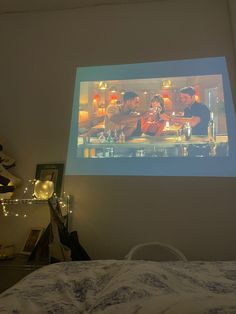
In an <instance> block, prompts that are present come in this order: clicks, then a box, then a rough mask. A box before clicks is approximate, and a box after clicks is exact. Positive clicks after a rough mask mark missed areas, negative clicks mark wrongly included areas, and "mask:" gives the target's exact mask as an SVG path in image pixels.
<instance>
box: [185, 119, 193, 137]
mask: <svg viewBox="0 0 236 314" xmlns="http://www.w3.org/2000/svg"><path fill="white" fill-rule="evenodd" d="M184 135H185V139H186V141H188V140H190V138H191V136H192V128H191V125H190V123H189V122H187V123H186V124H185V126H184Z"/></svg>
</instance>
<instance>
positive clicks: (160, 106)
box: [141, 94, 170, 136]
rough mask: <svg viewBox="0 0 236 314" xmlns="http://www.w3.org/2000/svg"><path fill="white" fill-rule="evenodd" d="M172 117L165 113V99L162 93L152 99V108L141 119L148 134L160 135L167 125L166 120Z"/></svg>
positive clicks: (143, 130)
mask: <svg viewBox="0 0 236 314" xmlns="http://www.w3.org/2000/svg"><path fill="white" fill-rule="evenodd" d="M169 120H170V117H169V116H168V115H167V114H166V113H165V105H164V99H163V97H162V96H161V95H160V94H157V95H155V96H154V97H153V98H152V100H151V105H150V109H149V111H148V112H147V114H145V116H143V118H142V120H141V129H142V132H143V133H144V134H147V135H152V136H154V135H160V134H161V132H162V130H163V129H164V127H165V122H166V121H169Z"/></svg>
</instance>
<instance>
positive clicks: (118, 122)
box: [105, 91, 143, 138]
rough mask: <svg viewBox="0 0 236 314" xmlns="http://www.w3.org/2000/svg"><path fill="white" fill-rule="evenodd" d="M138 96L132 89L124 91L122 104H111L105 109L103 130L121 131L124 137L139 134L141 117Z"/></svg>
mask: <svg viewBox="0 0 236 314" xmlns="http://www.w3.org/2000/svg"><path fill="white" fill-rule="evenodd" d="M139 106H140V99H139V96H138V95H137V94H136V93H135V92H132V91H128V92H125V94H124V96H123V103H122V104H112V105H109V106H108V107H107V109H106V116H105V131H111V132H114V131H115V130H116V131H117V132H118V133H121V132H123V133H124V135H125V137H126V138H129V137H135V136H140V135H141V134H142V132H141V117H142V115H143V113H141V112H140V111H139Z"/></svg>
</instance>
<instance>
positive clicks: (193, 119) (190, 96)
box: [171, 86, 210, 135]
mask: <svg viewBox="0 0 236 314" xmlns="http://www.w3.org/2000/svg"><path fill="white" fill-rule="evenodd" d="M180 101H181V103H182V104H183V105H184V107H185V108H184V115H183V117H172V118H171V122H172V123H180V124H184V123H186V122H189V124H190V126H191V127H192V134H193V135H207V129H208V122H209V120H210V110H209V109H208V108H207V106H206V105H205V104H203V103H200V102H197V101H196V98H195V89H194V88H193V87H192V86H188V87H184V88H181V89H180Z"/></svg>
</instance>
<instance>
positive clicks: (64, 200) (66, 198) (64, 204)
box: [0, 192, 72, 218]
mask: <svg viewBox="0 0 236 314" xmlns="http://www.w3.org/2000/svg"><path fill="white" fill-rule="evenodd" d="M54 197H56V198H58V200H59V204H60V206H61V208H62V209H63V210H64V211H65V212H66V214H72V210H71V209H70V203H71V196H70V195H68V194H66V193H65V192H63V194H62V197H61V198H60V197H58V196H56V194H54ZM47 203H48V201H47V200H39V199H36V198H32V199H18V198H16V199H0V205H1V206H2V213H3V216H5V217H8V216H15V217H23V218H26V217H27V216H28V215H27V214H26V213H25V212H23V210H25V209H19V205H34V204H41V205H42V204H47ZM8 205H18V206H17V209H16V210H14V211H13V210H9V209H7V206H8ZM27 211H28V210H27Z"/></svg>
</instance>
